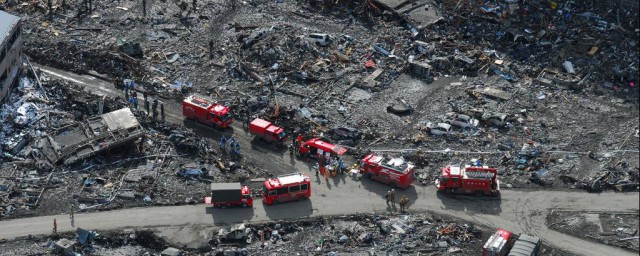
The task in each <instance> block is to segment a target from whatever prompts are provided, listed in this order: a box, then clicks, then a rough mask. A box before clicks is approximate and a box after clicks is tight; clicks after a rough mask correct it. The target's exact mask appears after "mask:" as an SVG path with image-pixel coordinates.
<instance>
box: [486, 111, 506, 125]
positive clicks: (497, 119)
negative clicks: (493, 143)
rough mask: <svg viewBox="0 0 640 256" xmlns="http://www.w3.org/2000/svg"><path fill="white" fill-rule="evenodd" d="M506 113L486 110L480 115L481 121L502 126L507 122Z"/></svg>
mask: <svg viewBox="0 0 640 256" xmlns="http://www.w3.org/2000/svg"><path fill="white" fill-rule="evenodd" d="M506 119H507V114H503V113H491V112H487V113H484V114H483V115H482V121H483V122H485V123H486V124H488V125H492V126H497V127H502V126H505V125H506V124H507V122H506Z"/></svg>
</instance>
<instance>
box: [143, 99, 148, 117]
mask: <svg viewBox="0 0 640 256" xmlns="http://www.w3.org/2000/svg"><path fill="white" fill-rule="evenodd" d="M144 110H145V111H146V114H147V116H149V98H148V97H144Z"/></svg>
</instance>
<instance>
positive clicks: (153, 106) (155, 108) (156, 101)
mask: <svg viewBox="0 0 640 256" xmlns="http://www.w3.org/2000/svg"><path fill="white" fill-rule="evenodd" d="M151 108H153V119H156V117H158V99H153V104H152V105H151Z"/></svg>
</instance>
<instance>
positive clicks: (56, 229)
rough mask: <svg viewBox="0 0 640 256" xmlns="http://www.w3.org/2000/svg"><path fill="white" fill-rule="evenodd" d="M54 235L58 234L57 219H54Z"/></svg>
mask: <svg viewBox="0 0 640 256" xmlns="http://www.w3.org/2000/svg"><path fill="white" fill-rule="evenodd" d="M53 233H54V234H55V233H58V222H57V221H56V218H53Z"/></svg>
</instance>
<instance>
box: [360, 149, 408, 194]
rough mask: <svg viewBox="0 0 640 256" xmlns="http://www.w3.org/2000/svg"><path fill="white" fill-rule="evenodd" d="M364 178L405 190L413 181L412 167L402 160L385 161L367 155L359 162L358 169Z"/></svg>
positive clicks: (372, 155) (382, 158)
mask: <svg viewBox="0 0 640 256" xmlns="http://www.w3.org/2000/svg"><path fill="white" fill-rule="evenodd" d="M358 169H359V171H360V173H362V174H363V176H364V177H368V178H370V179H372V180H377V181H380V182H383V183H387V184H391V186H393V187H399V188H402V189H406V188H408V187H409V186H411V183H413V180H415V172H414V165H413V164H411V163H408V162H406V161H404V159H402V158H392V159H385V158H384V157H381V156H376V155H375V154H369V155H367V156H365V157H364V158H363V159H362V161H360V167H359V168H358Z"/></svg>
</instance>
